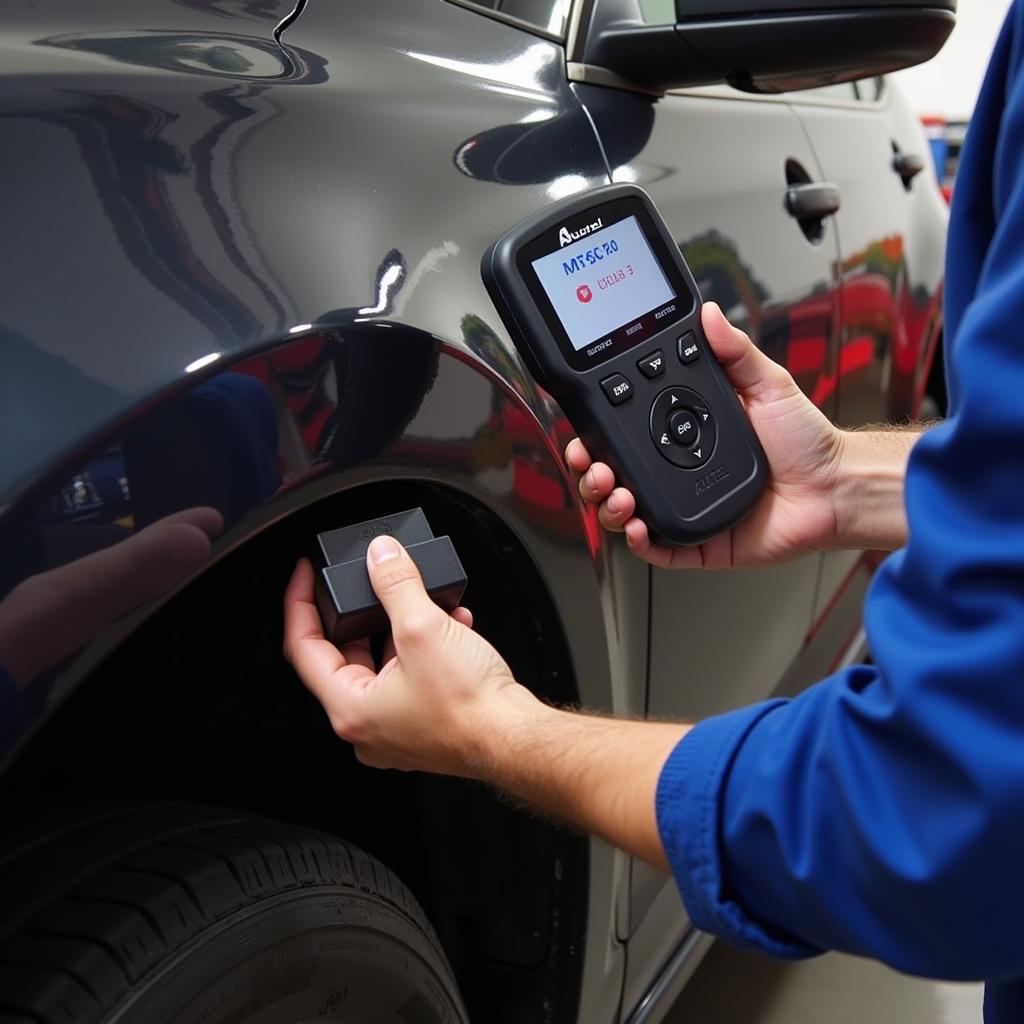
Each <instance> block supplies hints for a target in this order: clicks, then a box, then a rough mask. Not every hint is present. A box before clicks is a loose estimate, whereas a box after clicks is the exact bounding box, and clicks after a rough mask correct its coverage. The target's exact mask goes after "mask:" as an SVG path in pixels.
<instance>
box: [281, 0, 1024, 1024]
mask: <svg viewBox="0 0 1024 1024" xmlns="http://www.w3.org/2000/svg"><path fill="white" fill-rule="evenodd" d="M1022 64H1024V5H1022V4H1021V3H1016V4H1015V5H1014V6H1013V7H1012V9H1011V12H1010V16H1009V19H1008V21H1007V24H1006V26H1005V28H1004V31H1003V34H1002V36H1001V37H1000V40H999V43H998V44H997V47H996V51H995V53H994V56H993V59H992V62H991V65H990V69H989V73H988V76H987V78H986V81H985V84H984V86H983V88H982V92H981V97H980V100H979V103H978V107H977V110H976V112H975V115H974V118H973V121H972V123H971V128H970V132H969V133H968V137H967V143H966V146H965V148H964V151H963V155H962V158H961V163H960V168H959V176H958V181H957V188H956V199H955V201H954V204H953V211H952V216H951V224H950V232H949V242H948V253H947V262H948V268H947V275H946V279H947V294H946V315H945V330H946V342H947V356H946V367H947V374H948V378H949V385H950V387H949V393H950V399H951V401H950V410H949V418H948V419H946V420H945V421H944V422H942V423H941V424H939V425H936V426H934V427H932V428H931V429H929V430H927V431H922V429H921V428H917V429H904V430H899V429H888V430H887V429H879V430H876V431H856V432H845V431H841V430H839V429H837V428H836V427H834V426H833V425H832V424H831V423H830V422H829V421H828V420H827V419H826V417H825V416H824V415H823V414H822V413H821V412H820V411H819V410H818V409H817V408H816V407H815V406H814V405H813V404H812V403H811V402H810V400H809V399H808V398H806V397H805V396H804V395H803V394H802V393H801V391H800V390H799V389H798V388H797V386H796V384H795V383H794V381H793V379H792V377H791V376H790V375H789V373H788V372H786V371H785V370H784V369H783V368H781V367H780V366H778V365H776V364H775V363H773V362H772V361H771V360H770V359H769V358H768V357H767V356H765V355H764V354H763V353H762V352H760V351H759V350H758V349H757V348H756V347H755V346H754V345H753V344H752V343H751V341H750V340H749V339H748V338H747V337H746V336H745V335H744V334H743V333H742V332H740V331H739V330H737V329H735V328H734V327H732V326H731V325H730V324H729V323H728V322H727V321H726V319H725V317H724V316H723V314H722V313H721V311H720V310H719V309H718V308H717V307H716V306H714V305H713V304H711V303H707V304H706V305H705V306H704V307H703V311H702V318H701V324H702V326H703V332H704V334H705V335H706V338H707V341H708V344H709V345H710V348H711V350H712V351H713V353H714V355H715V356H717V359H718V362H719V363H720V364H721V367H722V369H723V370H724V372H725V374H726V376H727V378H728V381H729V383H730V384H731V385H732V387H733V389H734V390H735V392H736V394H737V395H738V397H739V400H740V403H741V405H742V408H743V412H745V414H746V417H747V419H748V420H749V423H750V426H751V427H752V428H753V431H754V433H755V434H756V437H757V439H758V440H759V441H760V445H761V447H762V448H763V452H764V457H765V461H766V463H767V486H766V487H765V489H764V490H763V493H761V494H760V496H759V497H758V498H757V500H756V502H755V503H754V505H753V508H752V509H751V510H750V512H749V514H748V515H747V516H746V517H745V518H743V519H742V520H739V521H737V522H736V524H735V525H733V526H732V528H731V529H729V530H727V531H726V532H724V533H720V534H719V535H717V536H714V537H711V539H707V540H705V541H704V543H702V544H699V545H698V546H692V547H669V546H663V545H661V544H660V543H658V542H657V538H658V537H660V536H661V535H662V534H661V532H660V531H653V530H650V526H651V523H650V522H648V521H645V519H644V518H643V517H638V516H637V515H636V514H635V512H636V508H637V507H638V506H639V507H640V508H642V509H644V508H649V507H651V506H650V504H649V503H648V504H644V502H641V501H639V498H641V497H643V496H642V495H640V493H639V491H638V490H637V489H636V488H631V489H626V488H624V487H622V486H616V480H615V476H614V474H613V472H612V470H611V469H610V468H609V466H608V465H606V464H604V462H602V461H594V460H592V458H591V454H590V453H588V451H587V450H586V448H585V447H584V445H583V444H582V443H581V442H580V441H579V440H575V441H573V442H572V443H571V444H570V445H569V447H568V450H567V452H566V458H567V460H568V463H569V466H570V467H571V469H572V470H573V471H574V472H575V473H577V474H579V476H580V479H579V487H580V493H581V495H582V496H583V498H584V499H585V500H586V501H587V502H590V503H592V504H593V505H596V506H598V507H599V515H600V519H601V522H602V523H603V525H604V526H605V528H606V529H608V530H613V531H624V533H625V536H626V541H627V543H628V544H629V547H630V549H631V550H632V551H633V552H634V553H635V554H636V555H637V556H638V557H640V558H643V559H646V560H647V561H649V562H651V563H652V564H653V565H655V566H659V567H661V568H663V569H701V568H703V569H721V570H725V569H729V568H732V567H741V566H766V565H773V564H777V563H780V562H784V561H786V560H788V559H792V558H796V557H799V556H800V555H804V554H807V553H808V552H813V551H824V550H828V549H836V548H847V549H850V548H853V549H856V548H861V549H884V550H888V551H893V552H895V553H894V554H892V555H891V556H890V557H889V558H887V559H886V560H885V562H884V564H883V565H882V567H881V568H880V569H879V571H878V573H877V575H876V577H875V580H874V583H873V584H872V588H871V591H870V593H869V596H868V599H867V603H866V607H865V616H864V619H865V628H866V631H867V635H868V639H869V641H870V644H871V649H872V656H873V664H872V665H853V666H850V667H847V668H843V669H841V670H840V671H838V672H836V673H835V674H833V675H831V676H830V677H828V678H826V679H824V680H823V681H822V682H820V683H819V684H817V685H816V686H814V687H811V688H810V689H808V690H806V691H804V692H803V693H801V694H800V695H799V696H797V697H795V698H793V699H791V700H783V699H778V700H769V701H764V702H762V703H759V704H755V705H753V706H751V707H747V708H742V709H739V710H736V711H732V712H729V713H727V714H723V715H720V716H717V717H714V718H710V719H707V720H705V721H703V722H700V723H698V724H695V725H687V724H680V723H671V722H652V721H623V720H617V719H613V718H606V717H600V716H596V715H591V714H587V713H579V712H574V711H568V710H561V709H558V708H554V707H550V706H548V705H546V704H544V703H543V702H541V701H540V700H538V699H537V698H535V697H534V696H533V695H532V694H531V693H530V692H528V691H527V690H526V689H525V688H524V687H522V686H520V685H519V684H517V683H516V681H515V679H514V678H513V677H512V675H511V673H510V671H509V668H508V666H507V665H506V664H505V662H504V661H503V660H502V658H501V656H500V655H499V654H498V653H497V652H496V651H495V650H494V649H493V648H491V647H490V645H489V644H487V643H486V642H485V641H484V640H483V639H481V638H480V637H479V636H478V635H477V634H475V633H474V632H473V630H472V619H471V617H470V614H469V612H468V611H466V610H465V609H461V608H459V609H456V611H455V612H454V613H452V614H451V615H448V614H446V613H445V612H443V611H442V610H441V609H440V608H439V607H438V606H437V605H435V604H434V603H433V602H432V601H431V599H430V598H429V597H428V595H427V593H426V591H425V590H424V587H423V585H422V583H421V580H420V577H419V574H418V572H417V570H416V567H415V565H414V564H413V562H412V560H411V559H410V557H409V556H408V555H407V554H406V552H405V551H404V550H403V549H402V548H401V547H400V546H399V544H398V543H397V542H396V541H395V540H394V539H393V538H387V537H383V538H378V539H376V540H375V541H374V542H373V544H372V545H371V546H370V549H369V552H368V559H367V560H368V571H369V575H370V580H371V582H372V585H373V588H374V590H375V591H376V593H377V594H378V596H379V598H380V600H381V602H382V604H383V606H384V608H385V610H386V611H387V614H388V616H389V618H390V621H391V626H392V639H391V640H390V641H389V646H388V647H387V649H385V651H384V653H383V658H382V664H381V666H380V667H379V668H378V667H377V665H375V664H374V661H373V658H372V656H371V653H370V647H369V645H368V643H367V642H365V641H363V642H359V643H353V644H350V645H348V646H344V647H342V648H341V649H340V650H339V649H338V648H336V647H335V646H333V645H332V644H331V643H329V642H328V641H327V640H325V639H324V637H323V633H322V628H321V622H320V618H319V615H318V612H317V608H316V605H315V604H314V599H313V570H312V567H311V566H310V565H309V563H307V562H302V563H300V565H299V566H298V568H297V569H296V571H295V575H294V576H293V578H292V581H291V584H290V585H289V588H288V592H287V596H286V609H285V616H286V624H285V650H286V653H287V655H288V657H289V658H290V660H291V661H292V663H293V664H294V666H295V668H296V669H297V671H298V673H299V674H300V676H301V677H302V679H303V680H304V681H305V683H306V685H307V686H308V687H309V688H310V689H311V690H312V691H313V693H314V694H315V695H316V696H317V697H318V698H319V699H320V701H321V702H322V703H323V705H324V707H325V708H326V710H327V713H328V715H329V717H330V720H331V723H332V725H333V727H334V729H335V731H336V732H337V733H338V735H339V736H341V737H342V738H344V739H346V740H348V741H350V742H351V743H353V744H354V745H355V749H356V753H357V755H358V756H359V758H360V760H362V761H363V762H365V763H366V764H369V765H374V766H377V767H382V768H384V767H389V768H399V769H415V770H422V771H429V772H440V773H445V774H450V775H460V776H465V777H467V778H474V779H480V780H483V781H485V782H488V783H490V784H492V785H494V786H496V787H498V788H500V789H502V790H504V791H506V792H508V793H511V794H513V795H514V796H516V797H518V798H520V799H522V800H524V801H526V802H527V803H529V804H532V805H533V806H535V807H537V808H540V809H541V810H543V811H545V812H548V813H549V814H552V815H554V816H556V817H559V818H562V819H564V820H566V821H569V822H572V823H574V824H575V825H578V826H579V827H581V828H583V829H586V830H588V831H590V832H592V833H595V834H597V835H599V836H602V837H603V838H605V839H607V840H608V841H609V842H611V843H614V844H615V845H617V846H619V847H621V848H622V849H624V850H627V851H629V852H630V853H632V854H635V855H637V856H639V857H642V858H644V859H645V860H647V861H649V862H651V863H653V864H658V865H662V866H669V867H671V869H672V871H673V874H674V876H675V879H676V881H677V883H678V885H679V888H680V891H681V894H682V897H683V900H684V902H685V904H686V909H687V912H688V914H689V916H690V919H691V920H692V921H693V923H694V924H695V925H696V926H698V927H699V928H702V929H703V930H705V931H708V932H712V933H714V934H716V935H718V936H721V937H723V938H725V939H727V940H728V941H730V942H732V943H733V944H736V945H739V946H742V947H746V948H750V949H754V950H759V951H762V952H765V953H768V954H771V955H775V956H780V957H794V958H795V957H803V956H810V955H813V954H815V953H818V952H822V951H824V950H829V949H835V950H841V951H845V952H849V953H854V954H858V955H862V956H870V957H874V958H877V959H880V960H882V961H884V962H885V963H887V964H889V965H890V966H892V967H895V968H897V969H899V970H902V971H905V972H909V973H913V974H921V975H926V976H931V977H941V978H947V979H953V980H973V979H982V980H985V981H986V982H987V989H986V997H985V1018H986V1020H987V1021H989V1022H997V1021H1000V1022H1002V1021H1005V1022H1009V1021H1013V1022H1019V1021H1021V1020H1024V925H1022V921H1024V882H1022V879H1021V865H1022V864H1024V442H1022V438H1024V400H1022V396H1024V349H1022V347H1021V342H1020V331H1021V327H1020V325H1021V324H1022V323H1024V255H1022V253H1024V250H1022V248H1021V239H1022V238H1024V74H1022ZM597 227H600V221H597V222H596V223H595V224H593V225H591V226H590V227H588V228H587V231H590V230H591V229H592V228H597ZM531 258H532V256H531ZM560 258H561V257H560ZM542 262H543V258H542V259H540V260H538V261H537V262H536V263H535V264H534V265H535V266H540V265H541V263H542ZM564 265H565V266H568V267H569V268H570V269H571V264H568V263H566V264H564ZM568 272H569V271H568V270H566V273H568ZM676 294H678V290H677V291H676ZM570 298H571V297H570ZM579 301H580V302H581V303H582V302H586V303H588V304H589V301H590V296H589V295H587V296H586V297H585V298H581V299H580V300H579ZM589 308H590V307H589V305H588V309H589ZM609 344H610V343H609ZM594 351H595V352H596V349H595V350H594ZM590 354H591V353H590V352H588V353H587V355H590ZM682 355H683V352H682V349H681V350H680V358H682ZM609 381H612V378H609ZM605 383H606V382H602V387H604V386H605ZM613 386H614V387H615V388H616V390H612V387H613ZM617 388H618V386H617V385H613V384H609V388H608V389H607V390H606V395H607V397H608V400H609V401H610V402H611V403H612V405H617V403H618V401H619V400H623V395H622V393H621V390H619V389H617ZM626 389H628V385H625V386H624V387H623V389H622V390H626ZM556 397H557V396H556ZM625 397H629V395H626V396H625ZM598 398H599V399H600V396H598ZM601 400H602V401H603V399H601ZM633 405H634V407H636V408H642V409H643V410H644V411H645V414H646V406H643V405H638V403H636V402H634V403H633ZM601 408H603V409H604V410H607V405H605V406H602V407H601ZM652 416H653V413H652ZM685 421H686V417H683V418H682V419H680V420H679V429H680V430H686V429H692V428H691V427H689V426H687V424H686V422H685ZM578 425H579V424H578ZM720 429H721V428H720ZM744 429H745V428H744ZM645 430H646V427H645ZM652 430H653V428H652ZM659 436H661V428H660V427H659V428H658V430H657V432H655V433H654V434H653V435H652V437H653V439H654V442H655V444H657V441H658V437H659ZM667 441H668V438H667V437H664V438H663V441H662V443H665V442H667ZM719 442H720V446H721V433H720V434H719ZM594 454H595V455H596V454H597V453H596V452H595V453H594ZM673 457H677V456H675V455H674V456H673ZM666 458H668V455H666ZM620 464H621V462H620ZM644 501H648V502H649V496H648V497H644ZM897 549H899V550H897ZM735 641H736V643H738V644H742V643H743V642H744V638H743V637H742V636H737V637H736V638H735ZM686 672H687V657H686V651H685V650H680V652H679V673H680V677H681V679H685V677H686ZM703 685H707V686H714V685H715V680H713V679H707V680H703Z"/></svg>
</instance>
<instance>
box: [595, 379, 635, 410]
mask: <svg viewBox="0 0 1024 1024" xmlns="http://www.w3.org/2000/svg"><path fill="white" fill-rule="evenodd" d="M601 389H602V390H603V391H604V393H605V395H607V397H608V401H609V402H611V403H612V405H622V403H623V402H625V401H628V400H629V399H630V398H632V397H633V385H632V384H630V382H629V380H628V379H627V378H626V377H624V376H623V375H622V374H621V373H613V374H612V375H611V376H610V377H605V379H604V380H603V381H601Z"/></svg>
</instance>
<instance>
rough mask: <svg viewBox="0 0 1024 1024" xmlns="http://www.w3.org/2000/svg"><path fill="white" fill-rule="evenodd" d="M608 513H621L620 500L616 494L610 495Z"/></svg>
mask: <svg viewBox="0 0 1024 1024" xmlns="http://www.w3.org/2000/svg"><path fill="white" fill-rule="evenodd" d="M608 511H609V512H618V511H619V499H618V498H617V497H616V496H615V495H614V494H609V495H608Z"/></svg>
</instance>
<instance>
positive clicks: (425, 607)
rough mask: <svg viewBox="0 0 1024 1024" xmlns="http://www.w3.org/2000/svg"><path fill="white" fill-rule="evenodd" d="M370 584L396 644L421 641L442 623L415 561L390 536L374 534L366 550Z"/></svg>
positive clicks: (432, 633)
mask: <svg viewBox="0 0 1024 1024" xmlns="http://www.w3.org/2000/svg"><path fill="white" fill-rule="evenodd" d="M366 571H367V572H368V573H369V574H370V586H372V587H373V590H374V593H375V594H376V595H377V597H378V598H379V599H380V603H381V604H382V605H383V606H384V611H386V612H387V615H388V618H389V619H390V620H391V633H392V635H393V636H394V638H395V645H396V647H401V646H402V644H403V643H414V642H418V641H420V640H425V639H427V638H429V637H430V636H432V635H434V634H436V632H437V631H438V630H439V629H440V628H441V627H442V626H443V625H444V623H445V620H446V619H447V616H446V615H445V613H444V612H443V611H441V609H440V608H439V607H438V606H437V605H436V604H434V602H433V601H432V600H431V599H430V595H429V594H428V593H427V591H426V588H425V587H424V586H423V579H422V577H421V576H420V571H419V569H417V568H416V563H415V562H414V561H413V560H412V559H411V558H410V557H409V553H408V552H407V551H406V550H405V548H403V547H402V545H401V544H399V543H398V541H397V540H395V538H394V537H387V536H384V537H375V538H374V539H373V541H372V543H371V544H370V546H369V548H368V549H367V551H366Z"/></svg>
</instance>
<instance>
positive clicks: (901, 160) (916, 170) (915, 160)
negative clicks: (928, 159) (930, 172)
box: [892, 153, 924, 185]
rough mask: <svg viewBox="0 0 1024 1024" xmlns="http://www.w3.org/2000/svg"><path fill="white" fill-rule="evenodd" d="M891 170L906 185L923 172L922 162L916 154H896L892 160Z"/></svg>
mask: <svg viewBox="0 0 1024 1024" xmlns="http://www.w3.org/2000/svg"><path fill="white" fill-rule="evenodd" d="M892 169H893V170H894V171H895V172H896V173H897V174H898V175H899V176H900V177H901V178H902V179H903V184H904V185H908V184H909V183H910V182H911V181H912V180H913V179H914V178H916V177H917V176H918V175H919V174H920V173H921V172H922V171H923V170H924V160H923V159H922V158H921V157H920V156H919V155H918V154H917V153H897V154H896V155H895V156H894V157H893V158H892Z"/></svg>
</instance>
